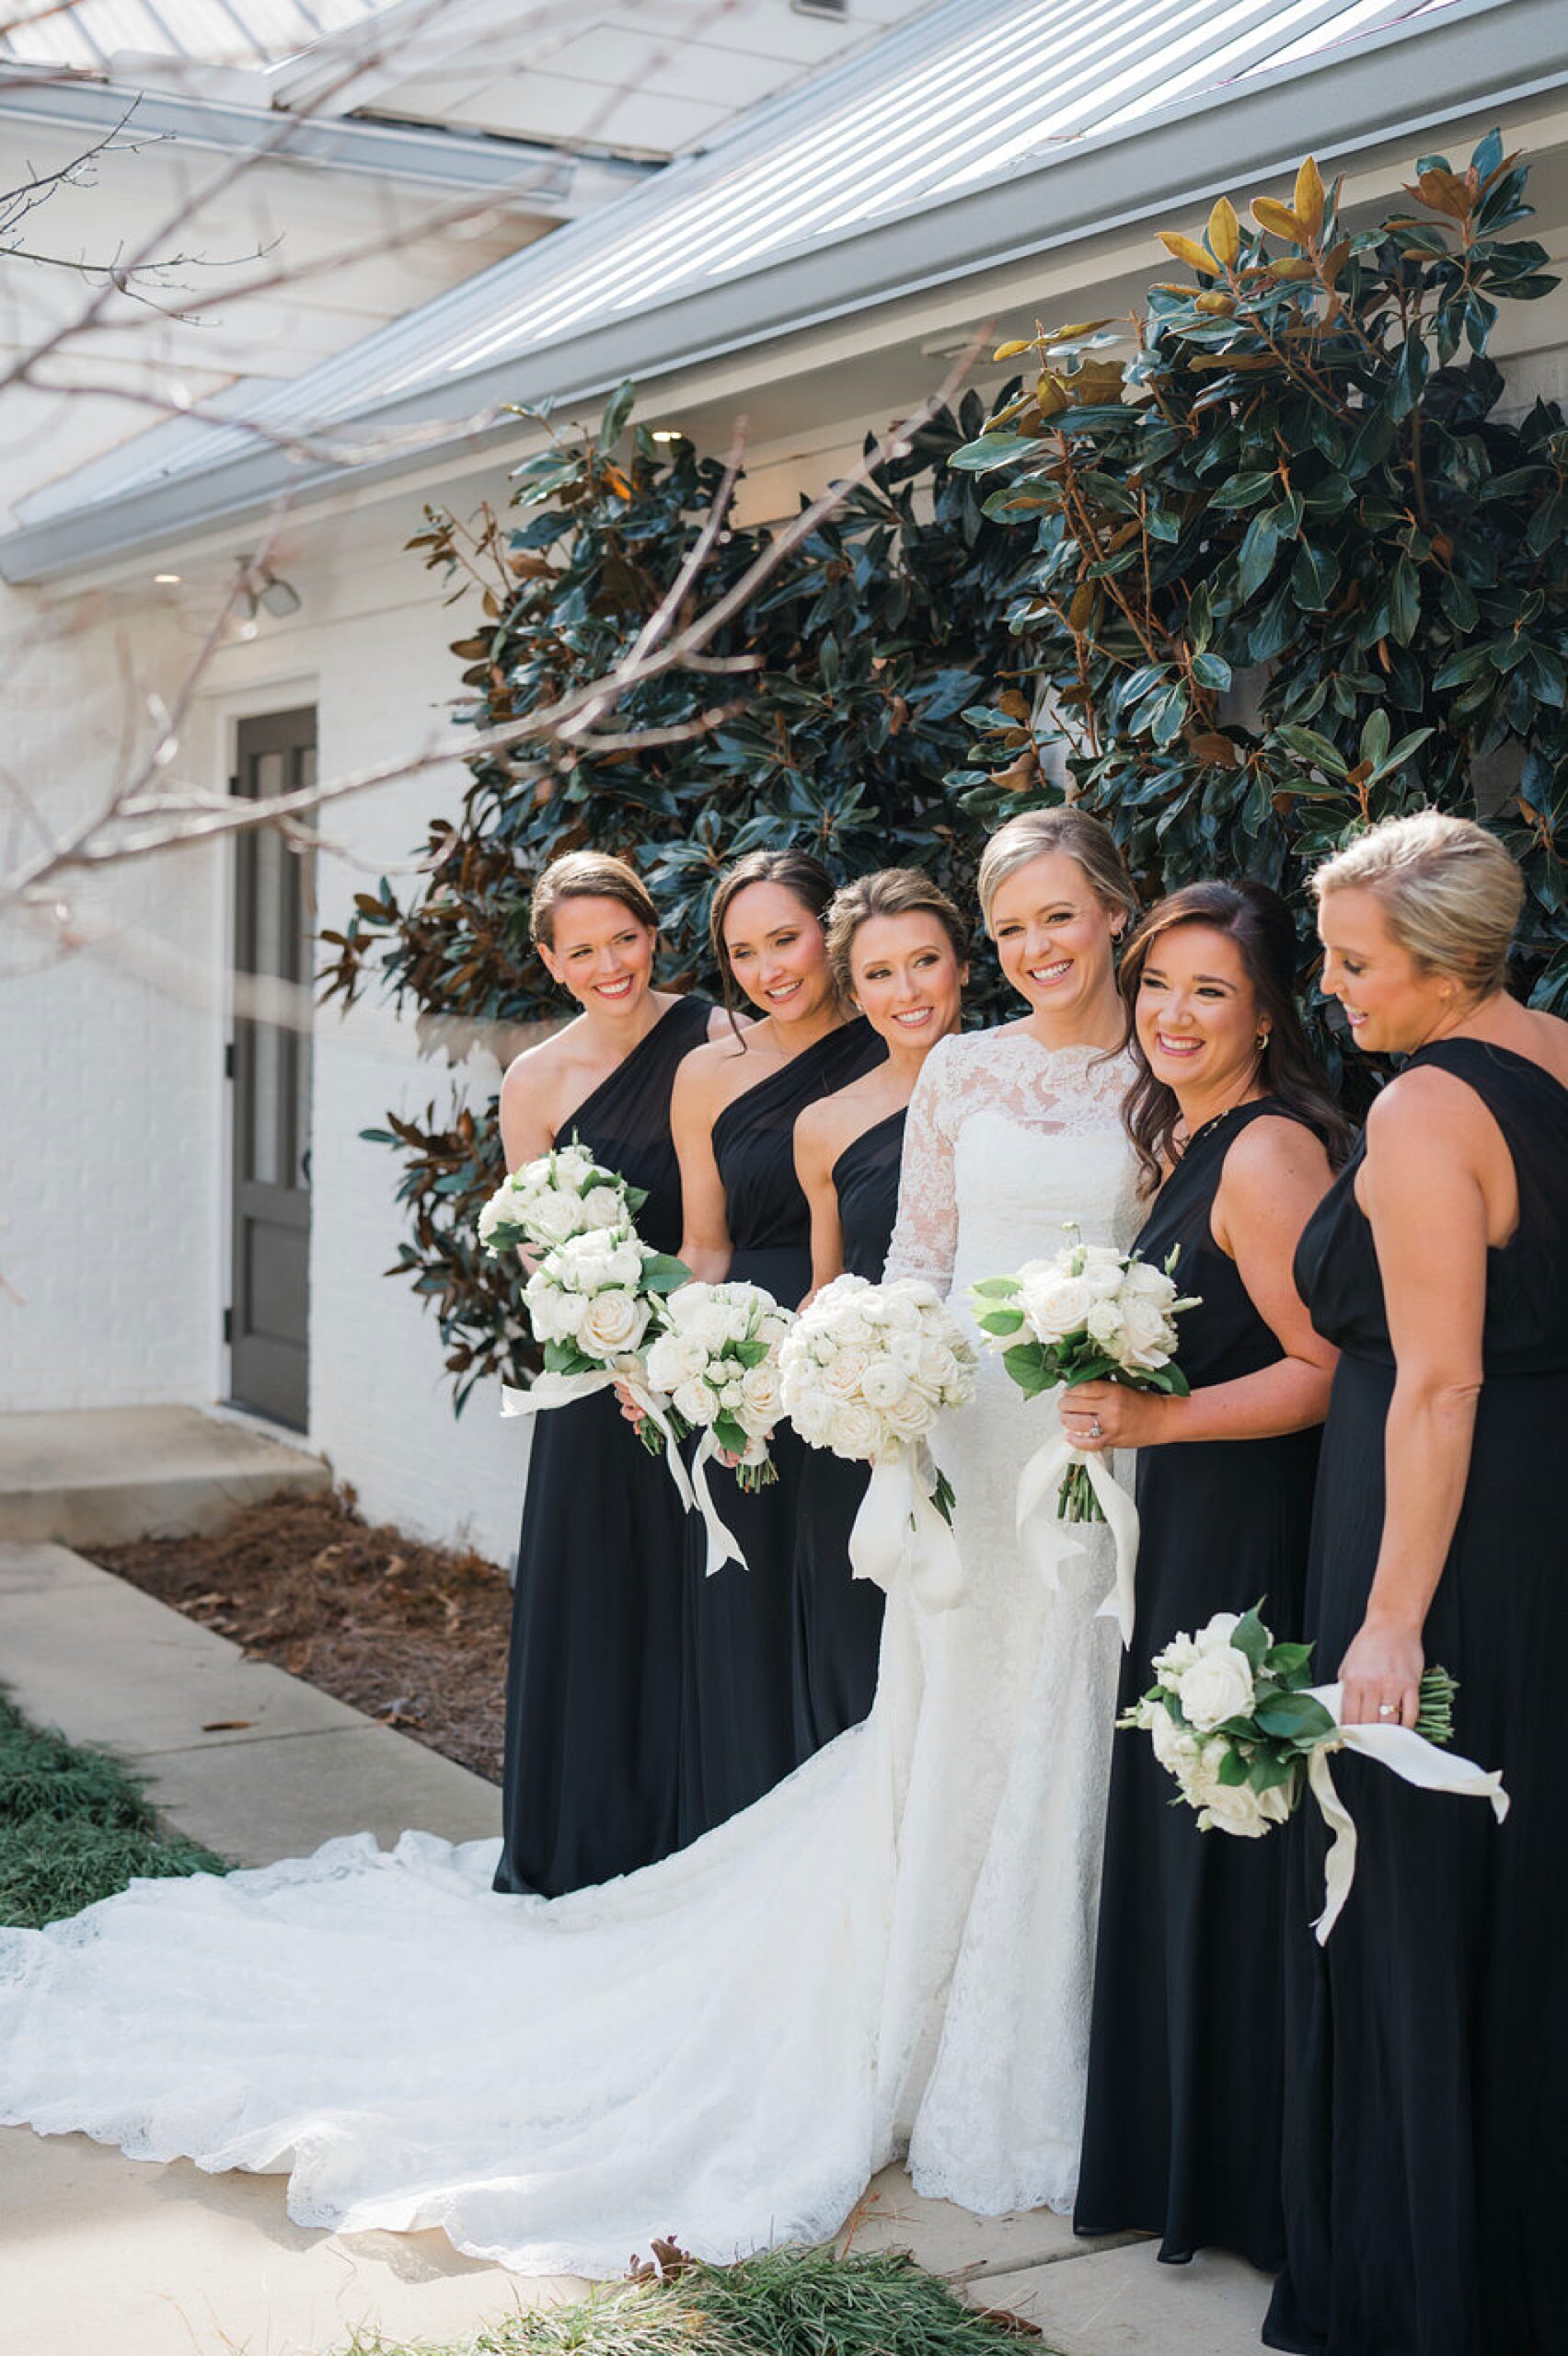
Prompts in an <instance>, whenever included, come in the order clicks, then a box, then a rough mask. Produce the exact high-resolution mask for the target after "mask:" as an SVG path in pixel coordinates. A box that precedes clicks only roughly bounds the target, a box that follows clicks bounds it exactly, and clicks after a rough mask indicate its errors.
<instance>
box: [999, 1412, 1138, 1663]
mask: <svg viewBox="0 0 1568 2356" xmlns="http://www.w3.org/2000/svg"><path fill="white" fill-rule="evenodd" d="M1072 1464H1082V1465H1084V1466H1085V1467H1086V1468H1087V1469H1088V1472H1089V1481H1090V1487H1091V1488H1092V1489H1093V1491H1094V1494H1095V1496H1097V1497H1098V1498H1099V1500H1100V1510H1101V1513H1102V1514H1103V1515H1104V1516H1105V1526H1106V1528H1107V1529H1108V1530H1110V1532H1111V1535H1112V1537H1113V1539H1114V1541H1115V1543H1116V1576H1115V1583H1114V1585H1113V1588H1112V1589H1111V1592H1110V1594H1109V1595H1108V1596H1107V1597H1106V1599H1105V1600H1104V1602H1103V1603H1102V1604H1101V1607H1100V1610H1099V1612H1098V1614H1097V1615H1096V1616H1097V1617H1098V1618H1100V1619H1101V1620H1106V1619H1113V1620H1114V1621H1115V1622H1116V1623H1117V1625H1118V1626H1119V1628H1120V1629H1121V1631H1122V1642H1123V1644H1124V1646H1130V1645H1131V1643H1132V1641H1133V1602H1134V1592H1135V1576H1136V1570H1137V1561H1138V1509H1137V1507H1136V1505H1135V1504H1134V1503H1133V1500H1132V1498H1131V1497H1130V1496H1128V1495H1127V1492H1126V1491H1125V1489H1124V1488H1122V1487H1121V1486H1120V1485H1119V1484H1118V1483H1117V1482H1116V1481H1115V1480H1113V1477H1112V1474H1111V1470H1110V1467H1109V1466H1108V1465H1107V1464H1106V1463H1105V1461H1104V1460H1103V1458H1101V1457H1100V1456H1098V1455H1096V1454H1094V1453H1092V1452H1080V1450H1079V1449H1076V1448H1075V1447H1074V1446H1073V1444H1072V1441H1071V1440H1070V1439H1069V1438H1067V1435H1066V1432H1065V1431H1063V1430H1060V1429H1058V1430H1057V1431H1055V1433H1054V1434H1053V1435H1052V1437H1051V1438H1049V1439H1047V1440H1046V1441H1044V1442H1043V1445H1042V1446H1041V1447H1039V1448H1037V1449H1035V1451H1034V1453H1033V1455H1032V1457H1031V1458H1030V1459H1029V1461H1028V1462H1027V1463H1026V1464H1025V1466H1024V1468H1023V1470H1022V1472H1020V1474H1019V1476H1018V1503H1017V1507H1016V1526H1017V1530H1018V1542H1019V1546H1020V1549H1021V1551H1022V1553H1023V1555H1024V1559H1025V1560H1026V1561H1027V1562H1028V1563H1030V1564H1032V1566H1033V1568H1034V1569H1035V1571H1036V1572H1037V1573H1038V1574H1039V1576H1040V1577H1041V1578H1042V1579H1043V1582H1044V1584H1045V1585H1046V1587H1048V1588H1050V1589H1051V1590H1052V1592H1053V1593H1055V1591H1056V1589H1057V1588H1060V1586H1061V1584H1062V1565H1063V1564H1064V1563H1070V1562H1071V1561H1072V1559H1073V1557H1074V1556H1075V1555H1076V1554H1081V1553H1085V1552H1086V1549H1085V1546H1084V1542H1083V1540H1082V1538H1081V1537H1080V1536H1079V1535H1078V1532H1079V1531H1080V1530H1083V1529H1084V1528H1085V1527H1086V1526H1090V1525H1085V1524H1084V1523H1082V1522H1071V1521H1063V1520H1062V1519H1060V1517H1059V1516H1058V1514H1057V1511H1056V1492H1057V1490H1058V1489H1059V1488H1060V1487H1061V1485H1062V1477H1063V1475H1064V1474H1065V1473H1066V1470H1067V1468H1068V1466H1069V1465H1072Z"/></svg>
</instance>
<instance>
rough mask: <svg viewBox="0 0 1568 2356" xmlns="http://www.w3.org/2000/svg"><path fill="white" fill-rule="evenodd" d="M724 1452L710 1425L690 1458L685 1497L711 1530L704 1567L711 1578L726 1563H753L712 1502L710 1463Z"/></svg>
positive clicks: (744, 1565) (745, 1566) (744, 1567)
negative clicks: (709, 1483) (709, 1476)
mask: <svg viewBox="0 0 1568 2356" xmlns="http://www.w3.org/2000/svg"><path fill="white" fill-rule="evenodd" d="M722 1452H723V1451H722V1450H721V1448H720V1446H719V1443H718V1441H717V1440H716V1439H715V1438H714V1437H713V1432H712V1428H711V1426H709V1429H708V1430H707V1431H705V1432H704V1433H703V1435H702V1438H700V1439H699V1440H698V1443H697V1449H696V1452H695V1453H694V1455H693V1457H692V1460H691V1484H690V1494H689V1496H687V1498H686V1511H687V1512H688V1513H691V1512H697V1513H699V1514H700V1515H701V1516H702V1526H703V1528H704V1530H706V1531H707V1532H708V1559H707V1561H706V1563H705V1564H704V1565H703V1568H704V1569H705V1570H706V1572H707V1574H708V1576H709V1578H711V1577H712V1576H713V1574H714V1572H715V1571H721V1570H722V1569H723V1567H724V1565H725V1564H726V1563H739V1565H740V1566H741V1568H742V1570H743V1571H744V1570H749V1569H750V1567H751V1565H749V1563H748V1562H747V1561H746V1558H745V1556H744V1554H743V1553H742V1552H741V1550H740V1547H739V1545H738V1544H737V1543H736V1541H735V1536H734V1532H733V1531H732V1530H731V1529H730V1528H729V1527H728V1525H727V1524H726V1523H725V1522H724V1521H723V1520H722V1519H721V1517H720V1513H719V1508H718V1507H717V1506H716V1505H715V1504H714V1502H713V1492H712V1490H711V1489H710V1488H709V1485H708V1467H709V1465H710V1464H711V1463H712V1461H713V1460H714V1458H715V1457H716V1456H719V1455H721V1454H722Z"/></svg>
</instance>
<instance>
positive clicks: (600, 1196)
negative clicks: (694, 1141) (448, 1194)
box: [479, 1145, 648, 1258]
mask: <svg viewBox="0 0 1568 2356" xmlns="http://www.w3.org/2000/svg"><path fill="white" fill-rule="evenodd" d="M647 1199H648V1196H647V1193H646V1191H645V1190H644V1189H643V1188H642V1187H640V1186H628V1184H627V1183H626V1181H625V1179H624V1178H621V1177H618V1176H617V1173H616V1172H614V1171H613V1170H605V1169H604V1168H602V1167H601V1166H600V1164H599V1163H598V1162H596V1161H594V1157H593V1155H592V1154H591V1153H590V1152H588V1151H587V1149H586V1148H585V1147H582V1146H580V1145H566V1146H558V1147H557V1148H556V1149H554V1150H553V1151H552V1152H549V1153H542V1154H540V1155H539V1157H538V1159H537V1161H528V1162H525V1163H524V1165H523V1167H522V1169H521V1170H514V1171H513V1172H512V1173H511V1175H510V1176H509V1177H507V1178H504V1179H503V1180H502V1183H501V1184H500V1185H499V1186H498V1187H497V1188H496V1190H495V1192H494V1194H493V1195H491V1196H490V1200H489V1202H488V1203H487V1204H486V1205H485V1207H484V1208H483V1210H482V1211H481V1212H480V1213H479V1242H481V1243H482V1244H483V1245H484V1248H485V1250H486V1251H487V1252H488V1253H490V1255H491V1257H492V1258H499V1257H500V1255H501V1254H502V1253H503V1252H516V1251H526V1252H548V1251H550V1250H552V1249H553V1248H554V1247H555V1246H556V1245H558V1244H561V1243H565V1242H567V1241H568V1239H569V1238H570V1237H571V1236H573V1235H587V1234H593V1233H594V1232H597V1231H607V1230H609V1229H611V1228H617V1227H626V1226H628V1225H629V1224H630V1222H631V1220H632V1219H633V1218H635V1216H636V1214H637V1213H638V1212H639V1211H640V1209H641V1208H642V1206H643V1204H644V1203H645V1202H646V1201H647Z"/></svg>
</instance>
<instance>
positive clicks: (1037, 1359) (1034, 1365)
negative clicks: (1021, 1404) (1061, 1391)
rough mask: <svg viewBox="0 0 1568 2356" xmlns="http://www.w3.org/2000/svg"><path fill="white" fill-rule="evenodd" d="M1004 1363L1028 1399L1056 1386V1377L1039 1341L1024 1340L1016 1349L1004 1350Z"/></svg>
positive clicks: (1035, 1397) (1034, 1397)
mask: <svg viewBox="0 0 1568 2356" xmlns="http://www.w3.org/2000/svg"><path fill="white" fill-rule="evenodd" d="M1002 1364H1003V1365H1004V1366H1005V1367H1006V1369H1007V1370H1008V1372H1009V1374H1010V1375H1011V1377H1012V1379H1013V1380H1014V1381H1015V1382H1016V1383H1017V1385H1018V1387H1019V1389H1020V1391H1021V1392H1022V1393H1023V1395H1024V1397H1025V1398H1026V1399H1037V1398H1038V1397H1039V1396H1040V1393H1041V1392H1043V1391H1050V1390H1052V1389H1054V1388H1055V1376H1054V1375H1053V1373H1052V1371H1051V1369H1050V1367H1049V1366H1048V1364H1047V1363H1046V1358H1045V1352H1044V1349H1043V1346H1042V1345H1041V1344H1040V1343H1039V1342H1022V1343H1020V1345H1019V1346H1018V1348H1017V1349H1016V1350H1004V1351H1003V1353H1002Z"/></svg>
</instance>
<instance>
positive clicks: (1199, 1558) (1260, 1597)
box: [1073, 1097, 1320, 2272]
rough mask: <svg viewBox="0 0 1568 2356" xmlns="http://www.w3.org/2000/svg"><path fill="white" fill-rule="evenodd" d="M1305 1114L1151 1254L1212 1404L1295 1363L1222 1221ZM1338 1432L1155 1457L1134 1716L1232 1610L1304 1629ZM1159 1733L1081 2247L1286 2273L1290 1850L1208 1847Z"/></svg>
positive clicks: (1230, 1128)
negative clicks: (1236, 1385)
mask: <svg viewBox="0 0 1568 2356" xmlns="http://www.w3.org/2000/svg"><path fill="white" fill-rule="evenodd" d="M1270 1114H1273V1115H1274V1116H1276V1117H1279V1118H1284V1119H1287V1120H1288V1119H1291V1118H1294V1117H1295V1116H1294V1115H1293V1114H1290V1113H1289V1112H1287V1111H1286V1107H1284V1106H1283V1105H1281V1104H1280V1103H1277V1101H1275V1100H1274V1098H1271V1097H1262V1098H1260V1099H1259V1100H1258V1101H1257V1102H1256V1103H1251V1104H1239V1105H1237V1106H1236V1107H1235V1108H1234V1109H1233V1110H1232V1111H1231V1112H1229V1113H1224V1114H1220V1115H1219V1116H1218V1117H1217V1119H1216V1120H1214V1121H1211V1122H1209V1123H1208V1124H1207V1125H1206V1126H1205V1127H1203V1128H1201V1129H1199V1130H1198V1131H1197V1133H1196V1135H1195V1136H1194V1137H1193V1139H1192V1142H1191V1143H1190V1145H1189V1146H1188V1148H1187V1150H1186V1152H1185V1153H1184V1154H1183V1155H1182V1159H1181V1161H1179V1162H1178V1163H1177V1164H1176V1167H1175V1169H1174V1170H1173V1171H1172V1172H1170V1176H1169V1177H1168V1178H1167V1179H1166V1181H1165V1183H1164V1184H1163V1185H1162V1186H1161V1187H1160V1189H1159V1194H1158V1195H1156V1197H1155V1199H1154V1202H1153V1205H1152V1206H1151V1207H1150V1210H1149V1215H1148V1218H1147V1220H1146V1221H1145V1223H1144V1228H1143V1231H1142V1233H1141V1234H1140V1235H1139V1237H1138V1242H1137V1249H1138V1251H1139V1253H1141V1254H1142V1256H1143V1257H1144V1259H1146V1260H1148V1261H1150V1262H1152V1263H1154V1264H1155V1265H1160V1266H1162V1265H1164V1263H1165V1260H1166V1258H1167V1256H1168V1255H1169V1253H1170V1251H1171V1248H1172V1247H1173V1246H1174V1245H1178V1244H1179V1245H1180V1247H1181V1256H1180V1258H1179V1259H1178V1261H1177V1263H1176V1276H1177V1281H1178V1282H1179V1284H1180V1285H1181V1288H1182V1291H1183V1292H1184V1293H1196V1294H1197V1295H1199V1296H1200V1304H1199V1306H1198V1307H1197V1308H1195V1309H1189V1310H1186V1311H1183V1312H1182V1319H1181V1346H1180V1351H1179V1363H1180V1365H1181V1368H1182V1372H1183V1373H1184V1374H1185V1375H1186V1377H1187V1380H1188V1381H1189V1383H1190V1384H1191V1385H1192V1387H1193V1390H1194V1391H1197V1390H1201V1389H1205V1388H1207V1387H1208V1386H1210V1385H1212V1384H1214V1383H1219V1382H1234V1381H1237V1380H1240V1379H1241V1378H1242V1377H1243V1376H1246V1375H1249V1374H1257V1373H1259V1372H1261V1370H1262V1369H1263V1368H1264V1367H1267V1366H1274V1365H1276V1364H1277V1363H1278V1361H1279V1359H1280V1358H1281V1357H1283V1356H1284V1352H1283V1351H1282V1349H1281V1348H1280V1345H1279V1343H1278V1341H1277V1339H1276V1338H1275V1336H1274V1333H1273V1332H1272V1331H1271V1329H1270V1328H1269V1326H1267V1325H1266V1324H1265V1323H1264V1322H1263V1320H1262V1318H1261V1317H1260V1316H1259V1314H1258V1312H1257V1310H1256V1309H1255V1308H1254V1307H1253V1305H1252V1301H1251V1296H1250V1295H1249V1293H1248V1291H1247V1288H1246V1286H1245V1285H1244V1284H1243V1283H1242V1281H1241V1276H1240V1272H1239V1269H1238V1268H1237V1265H1236V1263H1235V1261H1234V1260H1232V1259H1231V1258H1230V1257H1229V1256H1228V1254H1227V1253H1224V1252H1222V1251H1221V1250H1220V1247H1219V1245H1218V1244H1217V1243H1216V1242H1215V1239H1214V1231H1213V1230H1212V1228H1211V1226H1210V1224H1209V1221H1210V1217H1211V1214H1212V1212H1213V1210H1214V1203H1215V1197H1216V1195H1217V1193H1218V1191H1219V1184H1220V1180H1221V1178H1222V1177H1223V1175H1224V1172H1225V1162H1226V1157H1227V1155H1228V1153H1229V1151H1230V1149H1231V1147H1232V1146H1233V1145H1234V1144H1235V1142H1236V1140H1237V1138H1239V1137H1240V1136H1241V1135H1242V1133H1243V1131H1245V1130H1246V1129H1248V1128H1250V1127H1251V1125H1252V1123H1253V1122H1254V1121H1257V1120H1261V1119H1263V1118H1264V1117H1266V1116H1268V1115H1270ZM1319 1439H1320V1435H1319V1433H1318V1432H1317V1431H1315V1430H1313V1431H1302V1432H1291V1433H1287V1434H1286V1435H1284V1436H1283V1437H1281V1438H1274V1439H1245V1440H1194V1441H1191V1442H1182V1441H1177V1442H1175V1443H1173V1444H1172V1445H1170V1447H1166V1448H1147V1449H1141V1450H1140V1451H1139V1454H1138V1460H1137V1483H1136V1484H1137V1502H1138V1518H1139V1524H1140V1530H1139V1539H1138V1565H1137V1607H1136V1616H1135V1620H1134V1624H1133V1642H1132V1646H1131V1648H1130V1649H1129V1651H1128V1653H1127V1655H1126V1658H1125V1660H1124V1665H1123V1670H1122V1687H1121V1693H1120V1697H1119V1702H1118V1709H1119V1711H1124V1710H1127V1709H1130V1708H1131V1707H1132V1706H1133V1704H1134V1703H1136V1700H1137V1698H1138V1696H1139V1695H1140V1694H1142V1693H1144V1692H1147V1690H1148V1687H1149V1686H1150V1684H1151V1683H1152V1682H1153V1675H1154V1673H1153V1669H1152V1668H1151V1666H1150V1662H1151V1658H1152V1656H1153V1655H1154V1654H1155V1653H1157V1652H1159V1650H1160V1649H1161V1647H1162V1646H1165V1645H1167V1644H1168V1643H1169V1642H1170V1638H1171V1637H1172V1636H1173V1635H1175V1634H1177V1632H1178V1630H1181V1629H1185V1630H1186V1631H1188V1632H1189V1633H1192V1632H1194V1631H1195V1630H1197V1629H1199V1628H1201V1627H1203V1626H1204V1624H1205V1622H1207V1621H1208V1620H1209V1619H1211V1618H1212V1617H1213V1615H1214V1613H1215V1612H1216V1611H1235V1612H1243V1611H1247V1610H1249V1609H1250V1608H1251V1605H1253V1604H1255V1603H1259V1602H1262V1603H1264V1605H1265V1610H1264V1614H1263V1616H1264V1618H1265V1620H1266V1621H1267V1623H1268V1624H1269V1626H1270V1627H1271V1628H1272V1629H1273V1630H1274V1634H1275V1635H1276V1636H1278V1637H1280V1638H1281V1639H1286V1638H1289V1639H1295V1638H1296V1637H1297V1636H1299V1634H1300V1632H1301V1611H1302V1592H1303V1588H1304V1585H1305V1581H1306V1575H1307V1548H1308V1542H1309V1534H1310V1530H1311V1522H1312V1489H1313V1481H1314V1477H1315V1475H1316V1472H1317V1464H1318V1449H1319ZM1174 1791H1175V1786H1174V1785H1173V1784H1172V1783H1171V1781H1170V1776H1169V1774H1168V1773H1166V1771H1165V1769H1164V1768H1163V1767H1161V1766H1160V1764H1159V1761H1158V1760H1157V1759H1156V1758H1155V1756H1154V1752H1153V1750H1152V1749H1151V1747H1150V1744H1149V1741H1148V1738H1147V1735H1136V1734H1120V1735H1118V1736H1117V1738H1116V1744H1115V1750H1114V1753H1113V1760H1112V1771H1111V1799H1110V1807H1109V1810H1108V1813H1107V1819H1106V1834H1105V1864H1104V1871H1103V1876H1102V1878H1101V1898H1100V1932H1099V1937H1098V1941H1097V1945H1096V1950H1095V1970H1094V2009H1093V2015H1092V2025H1091V2029H1090V2054H1089V2088H1088V2096H1087V2103H1086V2111H1085V2120H1084V2146H1083V2160H1082V2165H1081V2167H1080V2170H1079V2177H1078V2206H1077V2210H1076V2212H1075V2215H1074V2220H1073V2223H1074V2225H1075V2228H1076V2230H1077V2231H1078V2233H1080V2234H1110V2233H1119V2232H1122V2231H1124V2230H1125V2229H1129V2228H1142V2229H1143V2230H1145V2231H1147V2232H1152V2233H1158V2234H1159V2235H1160V2236H1161V2242H1160V2249H1159V2255H1160V2257H1161V2258H1164V2259H1165V2260H1167V2261H1168V2262H1170V2263H1172V2264H1181V2263H1183V2262H1184V2261H1185V2260H1187V2259H1188V2258H1191V2257H1192V2256H1193V2252H1194V2251H1195V2250H1199V2249H1204V2248H1208V2247H1219V2248H1225V2249H1232V2250H1236V2251H1238V2252H1239V2254H1240V2255H1241V2256H1242V2257H1243V2258H1250V2259H1251V2262H1252V2264H1253V2265H1254V2266H1259V2267H1262V2268H1265V2269H1268V2270H1270V2271H1271V2272H1272V2271H1273V2269H1274V2268H1276V2267H1277V2266H1278V2265H1279V2264H1280V2261H1281V2258H1282V2256H1283V2253H1284V2239H1285V2229H1284V2221H1283V2219H1282V2217H1281V2214H1280V2196H1279V2154H1280V2133H1281V2130H1280V2105H1281V2099H1282V2079H1283V2065H1284V2056H1283V2050H1282V2037H1283V2021H1282V2016H1283V2009H1284V1994H1283V1979H1284V1958H1283V1953H1282V1940H1283V1928H1282V1923H1283V1911H1284V1903H1285V1877H1286V1844H1285V1842H1284V1840H1283V1838H1282V1837H1281V1836H1280V1835H1279V1834H1278V1833H1274V1834H1270V1835H1268V1836H1266V1837H1265V1838H1263V1839H1262V1840H1257V1841H1243V1840H1239V1839H1237V1838H1235V1837H1234V1836H1232V1835H1230V1834H1228V1833H1223V1832H1200V1831H1198V1828H1197V1824H1196V1821H1195V1819H1194V1818H1193V1815H1192V1812H1191V1810H1190V1809H1187V1808H1184V1807H1172V1806H1171V1805H1170V1803H1171V1799H1172V1797H1173V1795H1174Z"/></svg>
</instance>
